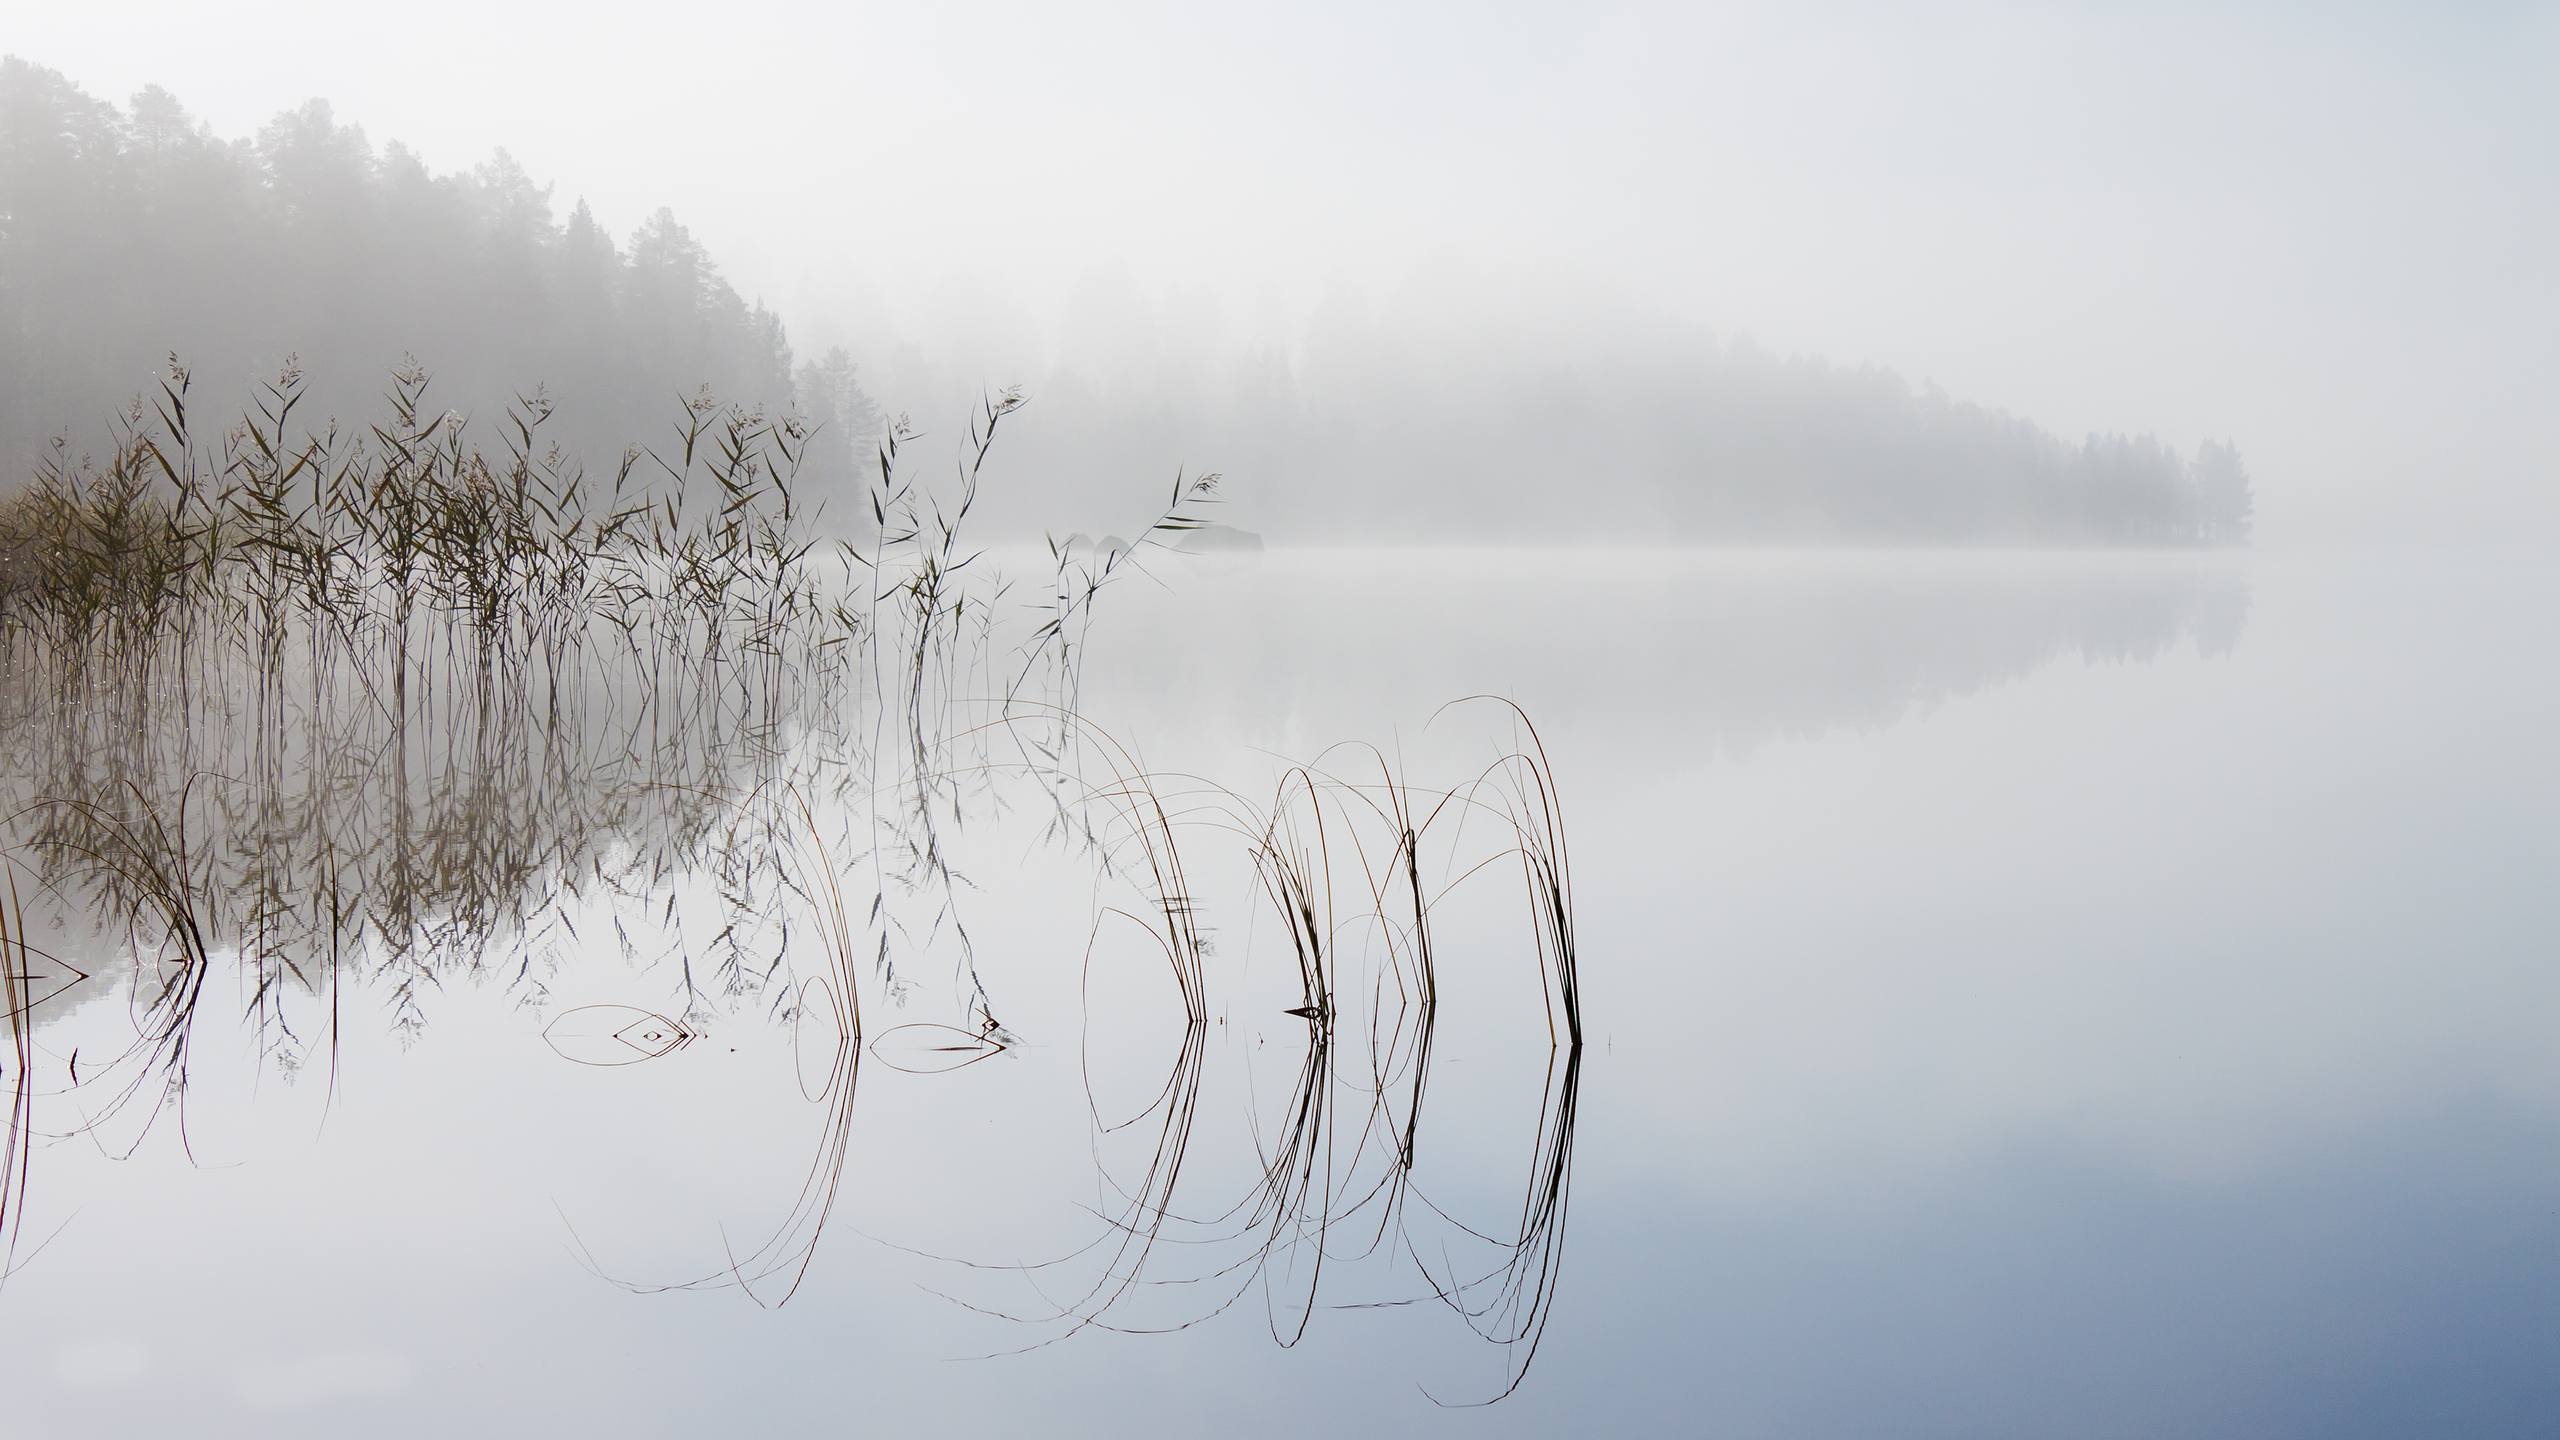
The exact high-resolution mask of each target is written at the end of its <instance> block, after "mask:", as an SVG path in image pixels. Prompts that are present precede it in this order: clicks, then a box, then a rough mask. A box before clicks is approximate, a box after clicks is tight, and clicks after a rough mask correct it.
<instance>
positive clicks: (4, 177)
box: [0, 58, 871, 476]
mask: <svg viewBox="0 0 2560 1440" xmlns="http://www.w3.org/2000/svg"><path fill="white" fill-rule="evenodd" d="M172 352H176V353H178V354H180V355H182V356H183V357H184V358H185V360H186V362H187V364H188V366H189V367H190V368H191V369H192V370H193V371H194V373H195V375H196V377H197V384H198V387H199V392H200V393H201V394H203V395H205V396H207V397H208V398H209V399H210V398H212V397H224V399H226V400H227V398H228V397H232V396H239V397H243V398H244V399H245V397H247V396H248V395H249V394H250V393H251V388H252V386H253V384H254V383H255V382H256V381H257V380H260V379H263V378H265V377H267V376H270V375H272V374H274V373H275V372H276V370H277V368H278V367H279V366H280V365H281V364H282V363H283V362H284V360H285V359H286V357H287V356H288V355H295V356H299V357H300V360H301V364H302V369H303V372H304V373H305V374H306V375H307V376H309V377H310V380H311V387H312V398H311V401H310V402H309V405H308V408H307V409H306V410H305V412H304V413H305V414H306V415H308V416H309V417H311V418H312V420H313V421H314V423H319V422H321V421H322V420H324V419H325V417H326V416H328V415H331V414H337V415H342V416H347V417H350V418H352V417H353V416H355V415H357V414H361V413H368V412H369V411H370V409H371V408H372V402H373V401H374V400H375V398H376V397H377V396H378V395H379V394H380V392H381V391H382V390H383V389H384V388H385V387H386V385H387V384H388V383H389V379H388V377H389V376H390V374H391V373H392V371H393V370H394V369H396V368H397V367H398V366H399V365H400V364H401V363H402V360H403V357H404V356H415V357H417V358H418V359H419V360H420V361H422V362H423V363H424V364H425V365H426V366H427V368H428V369H430V370H431V371H433V372H434V373H435V375H436V377H437V379H436V384H435V386H434V393H433V395H432V401H433V403H436V404H439V405H442V406H445V407H448V408H452V409H457V410H462V411H464V412H466V413H483V414H487V415H490V416H493V417H494V416H495V415H496V414H497V413H499V411H500V409H501V408H502V407H503V406H504V404H505V403H506V401H507V400H508V399H510V398H511V397H512V396H513V395H514V394H516V393H518V392H521V391H529V390H530V389H531V388H532V387H534V386H535V385H536V384H540V385H543V386H545V387H547V389H548V390H549V392H550V397H551V399H552V401H553V405H554V408H555V411H556V413H557V416H558V419H557V421H556V422H555V424H554V427H553V431H554V438H556V439H558V440H560V441H561V442H563V444H564V446H566V447H567V448H569V449H571V450H573V451H575V452H577V453H580V454H582V455H584V456H585V457H586V458H587V459H588V460H589V461H590V462H591V463H597V464H602V465H609V464H610V463H611V462H612V461H613V460H614V459H615V458H616V457H618V456H619V455H620V454H621V453H622V451H623V450H624V448H625V447H626V446H628V445H631V444H634V443H654V442H656V441H658V440H659V439H661V438H662V436H663V434H664V432H665V431H666V429H667V426H668V423H669V420H668V417H669V416H670V415H671V414H676V413H680V401H681V398H682V397H687V396H691V395H693V394H695V393H697V392H698V391H699V390H700V389H702V388H703V387H705V386H708V387H709V388H710V389H711V391H712V392H713V393H715V394H717V395H719V396H720V397H721V398H723V399H724V400H730V401H735V402H738V403H742V404H763V405H766V406H768V407H775V408H778V407H782V406H787V405H790V404H792V403H793V401H794V394H793V388H794V376H793V368H792V356H791V349H790V345H789V343H788V341H787V339H786V337H785V335H784V332H783V327H782V323H781V321H780V320H779V319H778V318H776V317H775V316H774V315H773V314H772V312H770V311H768V310H766V309H765V308H764V307H763V306H762V305H760V304H753V303H750V302H749V301H747V300H746V299H744V298H742V297H741V296H740V295H739V294H738V292H737V291H736V290H735V289H734V288H733V287H732V286H731V285H730V284H729V282H728V281H726V280H725V279H723V278H722V277H721V274H720V269H719V266H718V265H716V264H715V263H714V262H713V261H712V258H711V256H710V255H709V254H708V253H707V252H706V251H705V249H704V248H703V246H702V244H701V242H700V241H698V240H696V239H695V238H694V236H693V235H692V233H691V232H690V231H688V230H687V229H686V228H685V227H684V225H683V223H682V222H680V221H679V220H678V219H677V218H676V217H675V215H674V214H673V213H672V212H670V211H667V210H660V211H658V212H657V213H656V214H654V215H652V216H650V217H649V219H648V220H647V221H645V222H644V223H643V224H642V225H641V226H640V227H639V229H638V230H637V231H636V232H635V233H634V234H633V235H632V237H631V239H630V242H629V244H628V246H627V247H618V246H616V245H615V243H614V242H613V240H612V238H611V237H610V236H608V235H607V234H606V233H605V232H604V230H603V229H602V227H600V226H599V225H598V224H597V223H596V220H595V216H594V214H593V212H592V211H590V210H589V209H588V207H587V205H586V203H585V202H584V201H583V200H580V201H577V202H576V203H575V204H574V205H573V207H572V208H571V210H570V214H569V219H568V221H567V223H566V224H565V225H563V224H562V223H561V222H560V221H559V220H558V219H557V218H556V217H555V211H554V207H553V200H552V192H551V189H550V187H549V186H547V185H543V184H539V183H537V182H536V181H535V180H534V179H533V177H532V176H530V175H528V174H527V173H526V172H525V170H524V167H523V166H522V165H520V164H518V163H517V162H516V160H515V159H514V158H513V157H512V156H510V155H508V154H507V153H506V152H505V151H503V150H502V151H500V152H498V153H497V154H495V155H493V156H491V157H490V158H489V159H488V160H486V161H485V162H483V163H481V164H480V165H477V166H475V167H473V168H472V169H471V170H469V171H467V172H461V173H454V174H438V173H436V172H434V171H432V170H430V169H429V168H428V167H427V166H426V165H425V164H424V162H422V161H421V160H420V159H419V157H418V156H417V155H416V154H415V153H414V152H412V151H410V150H409V149H408V148H407V147H405V146H403V145H400V144H398V143H396V142H394V143H390V144H386V145H382V146H380V147H377V146H376V145H374V144H373V143H372V142H371V141H370V140H369V139H368V138H367V137H366V135H365V132H364V131H363V130H362V129H361V128H360V127H358V126H355V125H350V124H344V123H341V122H340V121H339V119H338V117H337V115H336V114H335V112H334V111H332V109H331V108H330V106H329V103H328V102H327V101H325V100H311V101H308V102H306V103H304V104H302V105H299V106H297V107H295V108H293V109H290V110H287V111H285V112H284V113H282V114H280V115H278V116H276V117H275V118H274V119H273V120H271V121H269V122H268V123H267V124H266V125H264V126H262V127H261V128H260V129H259V131H258V133H257V135H256V136H255V138H253V139H248V140H240V141H225V140H223V139H221V138H220V137H217V136H216V135H214V134H213V133H212V132H211V131H210V130H209V129H208V128H207V127H206V126H205V125H204V124H203V123H202V122H200V121H198V120H196V119H194V118H193V117H191V116H189V115H188V114H187V112H186V110H185V108H184V107H183V106H181V105H180V104H179V103H178V101H177V99H176V98H175V97H174V96H172V95H171V94H170V93H169V92H168V91H166V90H163V89H161V88H159V87H157V86H153V87H151V88H148V89H145V90H143V91H142V92H140V93H139V94H137V95H135V96H134V97H133V99H132V101H131V103H130V104H129V105H128V106H126V107H124V108H122V109H119V108H118V107H116V106H114V105H111V104H108V103H105V102H103V101H100V100H96V99H93V98H91V97H90V96H88V95H85V94H83V93H82V92H81V91H80V90H79V89H78V87H76V86H74V85H72V84H71V83H70V82H68V81H67V80H65V79H64V78H63V77H62V76H61V75H60V74H58V73H56V72H54V71H51V70H47V69H43V68H41V67H38V66H35V65H31V64H28V63H27V62H25V61H23V60H18V59H15V58H11V59H7V60H0V455H5V457H6V463H7V468H8V470H9V471H10V472H12V473H14V474H15V475H19V476H23V475H24V474H26V473H27V470H28V464H27V461H28V459H29V457H30V456H31V455H32V454H33V453H34V452H35V451H36V450H37V449H38V448H39V447H40V446H42V445H43V444H44V443H45V442H47V441H48V440H49V439H51V438H52V437H53V436H56V435H68V436H70V437H72V438H73V440H74V442H75V444H84V443H87V442H90V441H91V440H93V438H94V437H95V436H96V435H97V434H98V432H99V427H100V426H101V424H102V422H103V421H105V420H106V419H107V418H108V417H109V416H111V415H112V414H114V413H115V412H116V411H117V410H118V409H120V408H121V407H122V406H123V404H124V403H125V401H126V400H127V399H128V398H129V397H131V396H133V395H136V394H141V393H147V392H149V391H150V390H151V389H152V388H153V386H154V385H155V384H156V383H157V377H158V376H159V375H160V374H162V373H163V372H164V371H165V369H166V367H167V357H168V356H169V355H170V354H171V353H172ZM832 379H833V381H834V383H835V385H836V391H835V393H834V395H833V396H832V397H831V400H830V403H831V405H832V406H833V410H834V412H835V413H838V414H851V415H856V416H860V415H865V414H869V413H871V412H870V411H869V410H868V408H867V407H868V401H867V400H864V401H862V402H861V403H860V404H858V405H857V404H854V403H852V402H851V401H850V400H848V399H847V398H846V394H847V391H848V387H852V386H853V381H852V376H851V372H850V368H849V362H848V364H847V366H846V367H845V368H844V369H843V370H842V372H841V373H839V374H836V375H834V376H833V377H832ZM851 393H853V394H855V395H858V394H859V391H858V388H854V389H852V392H851ZM845 443H846V441H845V439H844V438H843V437H838V438H837V441H836V445H837V448H838V449H841V448H843V446H844V445H845ZM852 443H853V444H855V445H857V446H859V448H861V449H863V450H865V451H867V450H868V444H869V437H868V436H867V435H866V436H863V437H859V438H858V439H856V440H854V441H853V442H852Z"/></svg>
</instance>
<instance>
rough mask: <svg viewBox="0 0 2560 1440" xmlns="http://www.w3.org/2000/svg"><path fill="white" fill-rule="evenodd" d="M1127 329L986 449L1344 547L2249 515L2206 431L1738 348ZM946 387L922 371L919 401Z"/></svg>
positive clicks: (2145, 529) (962, 379)
mask: <svg viewBox="0 0 2560 1440" xmlns="http://www.w3.org/2000/svg"><path fill="white" fill-rule="evenodd" d="M1133 330H1134V332H1135V333H1136V335H1137V337H1138V338H1136V339H1135V340H1134V341H1126V342H1125V343H1124V346H1123V349H1124V351H1134V352H1136V354H1135V355H1134V357H1132V356H1128V355H1124V357H1123V358H1122V360H1121V362H1120V363H1119V364H1118V365H1116V366H1114V365H1111V364H1088V363H1085V362H1084V361H1082V360H1081V359H1080V358H1079V357H1077V356H1073V355H1070V356H1069V357H1068V358H1067V360H1066V362H1065V365H1064V367H1062V368H1061V370H1060V371H1058V372H1057V373H1054V374H1052V375H1050V376H1048V377H1046V378H1045V379H1043V380H1040V381H1038V382H1037V383H1034V384H1033V385H1031V387H1030V390H1031V393H1032V395H1033V397H1034V401H1035V404H1034V407H1033V410H1032V412H1031V415H1032V418H1031V420H1030V421H1029V423H1027V424H1026V425H1025V426H1024V427H1023V429H1022V431H1021V436H1020V444H1019V446H1018V448H1016V449H1015V450H1014V452H1013V453H1012V454H1011V455H1010V456H1009V457H1008V462H1007V463H1008V465H1009V466H1011V467H1020V468H1021V469H1022V470H1024V471H1025V472H1026V473H1029V474H1032V475H1036V476H1037V477H1038V479H1039V484H1040V486H1041V487H1042V488H1044V489H1047V488H1050V487H1056V488H1057V489H1058V490H1060V491H1062V492H1066V493H1074V492H1076V491H1077V490H1079V489H1080V488H1082V487H1084V486H1087V485H1100V484H1106V483H1112V482H1113V477H1115V476H1119V475H1124V474H1125V473H1126V471H1127V462H1126V457H1128V456H1130V455H1150V456H1176V457H1182V458H1185V459H1193V460H1196V461H1198V462H1199V463H1204V464H1214V465H1215V466H1217V467H1218V468H1219V469H1221V470H1223V471H1225V472H1226V474H1227V475H1228V477H1229V478H1230V479H1231V480H1232V481H1233V482H1234V488H1235V495H1236V503H1235V506H1234V511H1235V513H1234V516H1233V518H1234V519H1235V520H1236V522H1237V523H1238V524H1241V525H1246V526H1249V527H1252V528H1256V529H1260V530H1264V531H1266V532H1268V533H1270V534H1272V535H1274V536H1282V537H1287V538H1291V539H1306V540H1320V541H1341V542H1353V543H1381V542H1383V543H1437V542H1447V543H1484V542H1493V543H1532V542H1537V541H1541V540H1552V539H1564V540H1575V541H1587V542H1624V541H1636V542H1650V543H1663V544H1675V543H1676V544H1692V543H1780V544H1796V543H1804V544H1822V543H1854V544H1875V545H1942V544H2020V545H2085V544H2105V545H2196V544H2232V543H2239V542H2243V541H2245V540H2246V539H2247V538H2248V536H2249V531H2250V521H2251V511H2252V500H2251V493H2250V482H2249V477H2248V474H2247V471H2246V470H2245V468H2244V467H2243V465H2242V464H2241V459H2240V455H2239V452H2238V451H2237V450H2236V449H2235V448H2234V447H2233V446H2231V445H2230V444H2228V443H2224V442H2220V441H2206V442H2205V443H2203V444H2202V445H2200V446H2198V447H2196V448H2195V449H2194V450H2192V451H2187V452H2184V453H2182V452H2181V451H2180V450H2178V449H2176V448H2173V447H2171V446H2170V445H2168V444H2166V443H2164V442H2162V441H2161V440H2159V439H2156V438H2154V437H2152V436H2148V435H2091V436H2089V437H2087V438H2085V439H2083V440H2080V441H2077V442H2073V441H2069V440H2065V439H2063V438H2061V437H2059V436H2057V435H2055V434H2053V433H2052V432H2050V431H2048V430H2046V429H2044V428H2042V427H2040V426H2038V425H2036V424H2035V423H2034V422H2032V421H2030V420H2027V419H2024V418H2021V417H2019V416H2016V415H2012V414H2008V413H2006V412H2003V411H1999V410H1994V409H1989V408H1986V407H1983V406H1980V405H1975V404H1969V403H1965V402H1963V401H1959V400H1956V399H1953V398H1951V397H1949V396H1947V395H1945V394H1944V393H1942V392H1940V391H1938V390H1937V389H1936V388H1934V387H1927V386H1919V387H1915V386H1913V385H1912V384H1910V383H1909V382H1908V381H1906V380H1904V379H1903V378H1902V377H1901V376H1899V375H1896V374H1894V373H1892V372H1889V371H1884V370H1878V369H1872V368H1861V369H1850V368H1844V367H1839V366H1834V365H1830V364H1827V363H1825V362H1823V361H1821V360H1818V359H1807V358H1799V357H1788V356H1782V355H1778V354H1775V353H1772V352H1771V351H1769V350H1766V349H1763V348H1761V347H1759V346H1757V345H1755V344H1753V343H1751V342H1749V341H1747V340H1735V339H1724V338H1719V337H1715V336H1712V335H1707V334H1704V333H1700V332H1695V331H1692V332H1688V333H1671V332H1660V331H1657V332H1655V333H1652V334H1645V333H1641V326H1640V325H1636V326H1629V327H1622V328H1618V329H1616V330H1615V331H1613V332H1612V333H1610V334H1608V335H1606V336H1604V337H1600V338H1593V337H1591V336H1588V335H1584V336H1558V335H1554V334H1543V335H1542V334H1539V333H1536V332H1535V331H1534V330H1532V329H1529V328H1528V327H1516V328H1506V327H1505V326H1504V325H1503V324H1501V323H1500V322H1492V323H1485V324H1478V323H1476V322H1473V321H1471V320H1461V321H1458V322H1455V323H1451V322H1448V321H1445V320H1444V321H1442V322H1440V323H1438V324H1437V325H1436V326H1435V324H1434V322H1432V321H1430V320H1427V319H1425V320H1420V321H1416V320H1414V319H1412V318H1411V317H1410V316H1397V315H1396V313H1395V302H1394V301H1393V300H1390V301H1389V302H1388V303H1387V304H1385V305H1383V306H1381V307H1380V311H1379V313H1377V314H1376V315H1374V316H1373V315H1370V314H1366V313H1359V312H1351V313H1344V314H1339V315H1335V316H1331V317H1327V316H1322V315H1320V316H1319V317H1318V319H1317V322H1316V324H1315V325H1314V326H1313V327H1311V329H1310V331H1309V333H1308V335H1307V336H1306V337H1305V340H1304V343H1303V344H1301V345H1300V346H1299V347H1298V349H1297V351H1296V353H1294V354H1291V353H1287V352H1283V351H1281V350H1279V349H1277V348H1276V347H1275V348H1270V349H1265V350H1263V351H1261V352H1259V353H1255V352H1251V351H1237V352H1233V353H1231V354H1230V355H1229V356H1228V357H1227V358H1226V360H1225V361H1224V363H1217V364H1200V363H1196V362H1195V360H1194V359H1193V358H1192V357H1191V356H1188V355H1186V354H1185V352H1184V347H1182V346H1181V345H1178V344H1163V345H1157V344H1154V343H1152V342H1151V341H1150V340H1149V339H1148V338H1147V337H1146V335H1145V332H1144V326H1143V322H1142V323H1141V324H1140V325H1139V326H1137V327H1133ZM1124 340H1125V337H1124ZM966 383H967V377H966V376H965V375H962V374H956V373H955V374H952V375H948V376H945V377H942V379H941V381H940V382H939V384H940V386H941V388H942V389H943V390H947V391H949V392H950V394H949V395H947V396H945V397H943V398H941V399H938V400H937V401H936V402H935V403H936V404H937V405H944V406H947V405H949V404H953V403H956V402H957V401H958V400H959V399H961V398H962V397H963V396H964V395H965V394H966ZM929 413H930V412H929ZM1011 499H1012V496H1011V495H1010V494H1006V495H1000V496H999V497H998V504H999V505H1002V504H1006V503H1010V501H1011Z"/></svg>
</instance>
